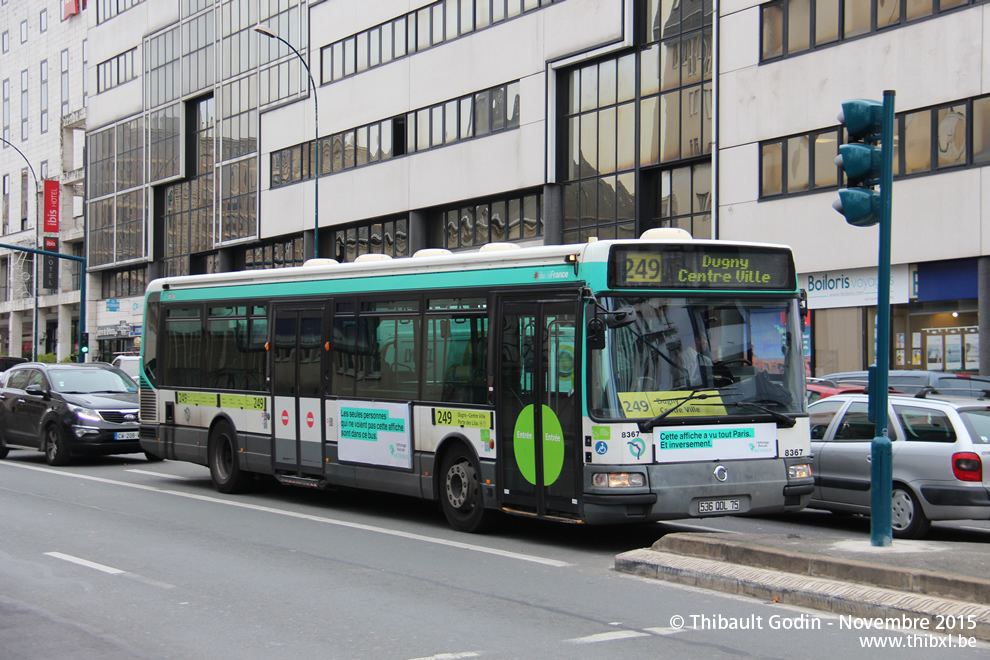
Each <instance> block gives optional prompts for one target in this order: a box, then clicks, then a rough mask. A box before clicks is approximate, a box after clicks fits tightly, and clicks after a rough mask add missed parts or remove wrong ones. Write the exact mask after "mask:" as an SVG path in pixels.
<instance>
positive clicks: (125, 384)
mask: <svg viewBox="0 0 990 660" xmlns="http://www.w3.org/2000/svg"><path fill="white" fill-rule="evenodd" d="M48 377H49V379H50V380H51V384H52V389H53V390H55V391H56V392H65V393H75V394H98V393H99V394H104V393H106V394H115V393H119V392H137V384H136V383H135V382H134V381H133V380H131V379H130V378H129V377H128V376H127V374H125V373H124V372H122V371H117V370H116V369H52V370H51V371H50V372H48Z"/></svg>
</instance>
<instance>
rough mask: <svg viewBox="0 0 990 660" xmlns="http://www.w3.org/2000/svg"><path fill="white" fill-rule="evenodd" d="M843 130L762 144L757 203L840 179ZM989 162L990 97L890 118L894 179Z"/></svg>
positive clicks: (835, 183) (832, 185)
mask: <svg viewBox="0 0 990 660" xmlns="http://www.w3.org/2000/svg"><path fill="white" fill-rule="evenodd" d="M841 135H842V133H841V128H840V127H833V128H828V129H824V130H820V131H813V132H811V133H805V134H800V135H793V136H790V137H786V138H776V139H773V140H766V141H764V142H761V143H760V198H761V199H768V198H773V197H779V196H786V195H793V194H798V193H804V192H807V191H813V190H817V189H823V188H835V187H837V186H839V185H840V184H841V183H842V181H841V180H840V176H839V171H838V168H837V167H836V166H835V163H834V159H835V156H836V155H837V154H838V145H839V144H840V136H841ZM987 163H990V96H983V97H979V98H973V99H963V100H961V101H956V102H952V103H948V104H942V105H938V106H933V107H929V108H922V109H920V110H910V111H907V112H902V113H898V114H897V115H896V116H895V119H894V154H893V165H894V176H895V177H896V178H902V177H905V176H912V175H922V174H931V173H935V172H938V171H940V170H945V169H948V168H956V167H967V166H983V165H986V164H987Z"/></svg>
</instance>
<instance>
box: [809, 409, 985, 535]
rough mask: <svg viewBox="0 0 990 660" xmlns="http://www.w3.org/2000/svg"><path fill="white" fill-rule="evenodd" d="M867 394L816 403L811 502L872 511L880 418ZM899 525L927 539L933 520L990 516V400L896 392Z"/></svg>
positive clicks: (893, 423)
mask: <svg viewBox="0 0 990 660" xmlns="http://www.w3.org/2000/svg"><path fill="white" fill-rule="evenodd" d="M867 401H868V397H867V395H865V394H836V395H835V396H830V397H828V398H825V399H820V400H818V401H816V402H815V403H813V404H811V405H810V406H808V414H809V416H810V422H811V452H812V454H813V459H812V466H811V470H812V474H813V475H814V477H815V490H814V492H813V493H812V495H811V502H809V503H808V506H809V507H810V508H813V509H827V510H829V511H834V512H838V513H843V512H844V513H861V514H867V515H868V514H869V513H870V465H871V463H870V459H871V450H872V442H873V437H874V435H876V431H875V426H874V423H873V422H871V421H869V419H867ZM888 403H889V408H890V410H889V421H888V434H889V436H890V439H891V451H892V456H893V511H892V517H891V523H892V532H893V535H894V536H895V537H896V538H920V537H922V536H924V535H925V534H926V533H927V532H928V529H929V527H930V526H931V521H933V520H988V519H990V470H987V469H986V467H985V466H984V465H983V464H984V463H988V464H990V400H984V399H972V398H967V397H939V398H925V397H923V396H921V395H919V396H914V397H911V396H897V395H890V396H889V397H888Z"/></svg>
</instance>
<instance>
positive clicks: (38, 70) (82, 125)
mask: <svg viewBox="0 0 990 660" xmlns="http://www.w3.org/2000/svg"><path fill="white" fill-rule="evenodd" d="M0 16H2V18H3V20H2V21H0V33H2V34H0V42H2V48H0V84H2V96H3V101H2V102H3V109H2V122H3V123H2V135H0V137H2V141H0V179H2V182H3V183H2V185H3V193H2V194H3V197H2V200H0V221H2V230H0V231H2V235H0V244H3V245H7V246H13V247H14V248H18V247H19V248H27V249H46V240H47V249H48V251H59V252H61V253H63V254H67V255H73V256H76V257H82V256H83V255H84V247H83V245H84V229H83V225H84V223H83V214H84V204H83V200H84V197H83V196H84V192H85V191H84V182H85V177H84V172H85V168H84V161H83V153H84V144H85V129H86V105H87V101H88V98H89V96H90V94H89V88H88V86H87V77H86V67H87V48H88V42H87V40H86V31H87V24H86V16H85V15H84V14H83V13H81V7H80V2H68V1H64V0H35V1H32V2H23V1H22V2H18V1H17V0H3V2H2V4H0ZM46 181H48V182H50V183H49V189H50V191H51V189H52V188H54V190H55V191H57V201H56V199H55V198H54V197H50V198H49V199H46V198H45V194H44V190H45V182H46ZM50 208H54V209H57V212H58V215H57V225H56V224H55V221H56V219H55V218H52V217H51V215H50V211H46V209H50ZM46 215H48V222H47V223H46V222H45V220H44V218H45V216H46ZM35 256H36V255H35V253H31V252H26V251H23V250H17V249H12V248H9V247H0V353H3V354H5V355H12V356H23V357H28V358H32V357H35V356H42V355H46V356H48V357H47V358H46V359H51V360H65V359H69V358H70V357H71V356H72V354H73V353H75V351H76V350H77V343H78V337H79V335H78V333H79V318H80V305H79V302H80V289H81V284H82V280H81V277H82V275H81V274H82V272H83V269H82V264H81V262H79V261H74V260H68V259H59V260H57V261H52V262H50V263H49V264H45V263H44V260H43V259H42V257H41V256H38V257H37V261H38V263H37V266H36V265H35ZM46 269H48V271H49V274H48V276H47V277H46V276H45V272H44V271H45V270H46ZM53 275H57V278H56V279H54V280H53V279H52V276H53ZM49 285H50V286H49Z"/></svg>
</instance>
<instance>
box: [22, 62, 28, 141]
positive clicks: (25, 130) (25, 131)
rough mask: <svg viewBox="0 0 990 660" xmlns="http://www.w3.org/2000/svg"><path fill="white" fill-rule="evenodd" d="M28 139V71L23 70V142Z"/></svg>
mask: <svg viewBox="0 0 990 660" xmlns="http://www.w3.org/2000/svg"><path fill="white" fill-rule="evenodd" d="M27 139H28V72H27V69H24V70H23V71H21V142H24V141H26V140H27Z"/></svg>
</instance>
